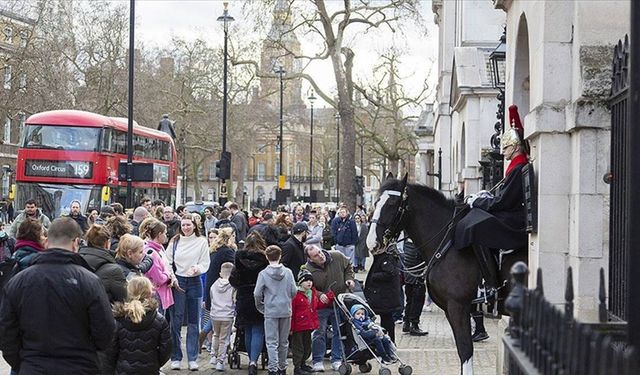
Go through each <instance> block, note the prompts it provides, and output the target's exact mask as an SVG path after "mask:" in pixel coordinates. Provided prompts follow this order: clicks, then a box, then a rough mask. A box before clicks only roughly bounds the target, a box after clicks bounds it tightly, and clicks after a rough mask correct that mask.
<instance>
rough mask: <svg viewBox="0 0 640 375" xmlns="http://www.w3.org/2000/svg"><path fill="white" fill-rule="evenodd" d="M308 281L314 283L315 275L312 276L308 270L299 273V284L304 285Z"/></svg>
mask: <svg viewBox="0 0 640 375" xmlns="http://www.w3.org/2000/svg"><path fill="white" fill-rule="evenodd" d="M307 280H311V281H313V275H312V274H311V272H309V271H307V270H306V269H301V270H300V272H299V273H298V284H302V283H303V282H305V281H307Z"/></svg>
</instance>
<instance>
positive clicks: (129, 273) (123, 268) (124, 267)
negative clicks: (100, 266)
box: [116, 255, 146, 281]
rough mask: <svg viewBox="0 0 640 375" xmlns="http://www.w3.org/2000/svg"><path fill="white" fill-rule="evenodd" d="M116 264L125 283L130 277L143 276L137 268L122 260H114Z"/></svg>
mask: <svg viewBox="0 0 640 375" xmlns="http://www.w3.org/2000/svg"><path fill="white" fill-rule="evenodd" d="M145 256H146V255H145ZM116 264H117V265H118V266H119V267H120V272H121V273H122V274H123V275H124V278H125V279H126V280H127V281H129V280H130V279H131V278H132V277H135V276H142V275H143V274H144V272H142V270H140V268H139V267H138V266H134V265H133V264H131V263H129V262H128V261H127V260H126V259H124V258H116Z"/></svg>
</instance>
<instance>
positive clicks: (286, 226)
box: [274, 212, 293, 243]
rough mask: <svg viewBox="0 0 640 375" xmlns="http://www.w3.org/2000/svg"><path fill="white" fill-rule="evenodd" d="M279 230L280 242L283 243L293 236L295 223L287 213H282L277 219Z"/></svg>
mask: <svg viewBox="0 0 640 375" xmlns="http://www.w3.org/2000/svg"><path fill="white" fill-rule="evenodd" d="M274 225H275V226H276V228H277V229H278V242H279V243H283V242H285V241H286V240H287V239H288V238H289V235H290V234H291V228H292V227H293V221H292V220H291V215H289V214H288V213H286V212H281V213H279V214H278V216H277V217H276V222H275V224H274Z"/></svg>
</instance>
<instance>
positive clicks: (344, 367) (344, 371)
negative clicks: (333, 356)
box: [338, 363, 391, 375]
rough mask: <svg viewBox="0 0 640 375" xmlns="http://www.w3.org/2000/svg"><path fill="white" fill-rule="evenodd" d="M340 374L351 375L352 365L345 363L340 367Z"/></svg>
mask: <svg viewBox="0 0 640 375" xmlns="http://www.w3.org/2000/svg"><path fill="white" fill-rule="evenodd" d="M338 373H339V374H340V375H350V374H351V365H350V364H348V363H343V364H341V365H340V367H338ZM389 375H391V374H389Z"/></svg>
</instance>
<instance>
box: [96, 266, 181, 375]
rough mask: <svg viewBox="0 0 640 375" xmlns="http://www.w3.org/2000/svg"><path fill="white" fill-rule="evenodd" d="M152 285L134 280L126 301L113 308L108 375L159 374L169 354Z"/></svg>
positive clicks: (165, 325) (164, 324)
mask: <svg viewBox="0 0 640 375" xmlns="http://www.w3.org/2000/svg"><path fill="white" fill-rule="evenodd" d="M157 308H158V302H157V301H156V298H155V292H154V290H153V285H152V284H151V281H150V280H149V279H147V278H145V277H139V276H136V277H134V278H132V279H131V280H130V281H129V283H128V284H127V301H126V302H124V303H122V302H118V303H116V304H115V305H114V307H113V314H114V316H115V318H116V337H115V338H114V340H113V343H112V345H111V347H110V348H109V349H108V350H107V366H109V372H108V373H109V374H117V375H121V374H122V375H124V374H132V375H138V374H158V373H159V371H160V368H161V367H162V365H164V364H165V362H167V360H168V359H169V355H170V353H171V333H170V330H169V324H168V323H167V321H166V320H165V318H164V317H163V316H162V315H161V314H158V310H157Z"/></svg>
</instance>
